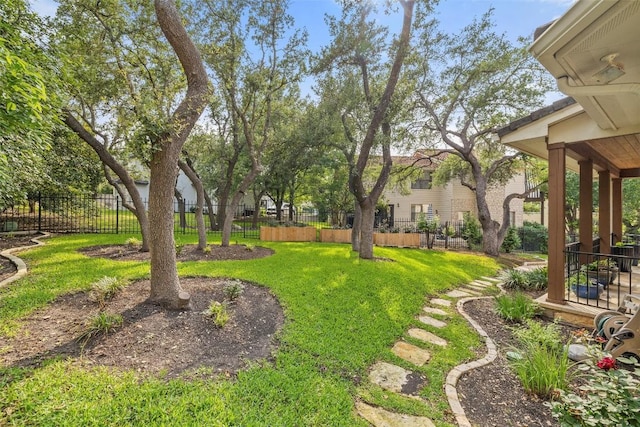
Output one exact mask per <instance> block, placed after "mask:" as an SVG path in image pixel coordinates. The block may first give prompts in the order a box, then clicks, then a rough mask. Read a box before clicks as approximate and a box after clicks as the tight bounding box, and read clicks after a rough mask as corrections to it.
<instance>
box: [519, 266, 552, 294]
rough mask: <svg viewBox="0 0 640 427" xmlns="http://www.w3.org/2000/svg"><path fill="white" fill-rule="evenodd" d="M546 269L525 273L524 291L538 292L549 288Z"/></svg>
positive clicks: (540, 268)
mask: <svg viewBox="0 0 640 427" xmlns="http://www.w3.org/2000/svg"><path fill="white" fill-rule="evenodd" d="M547 270H548V269H547V267H539V268H536V269H533V270H529V271H525V273H524V276H525V282H526V289H529V290H535V291H539V290H542V289H547V287H549V276H548V271H547Z"/></svg>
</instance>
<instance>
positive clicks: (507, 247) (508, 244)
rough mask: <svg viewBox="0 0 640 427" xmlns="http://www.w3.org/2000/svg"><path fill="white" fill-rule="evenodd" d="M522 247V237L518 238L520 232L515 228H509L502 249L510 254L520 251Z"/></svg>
mask: <svg viewBox="0 0 640 427" xmlns="http://www.w3.org/2000/svg"><path fill="white" fill-rule="evenodd" d="M521 246H522V244H521V242H520V237H519V236H518V230H516V229H515V228H514V227H509V229H508V230H507V235H506V236H505V237H504V240H503V241H502V246H501V247H500V249H502V250H503V251H504V252H506V253H510V252H511V251H513V250H514V249H519V248H520V247H521Z"/></svg>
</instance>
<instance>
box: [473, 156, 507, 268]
mask: <svg viewBox="0 0 640 427" xmlns="http://www.w3.org/2000/svg"><path fill="white" fill-rule="evenodd" d="M475 169H476V170H477V171H478V172H477V173H474V176H475V178H476V205H477V207H478V221H480V225H482V251H483V252H484V253H485V254H487V255H491V256H498V255H500V244H501V242H499V239H498V230H500V224H498V223H497V222H496V221H494V220H493V219H492V218H491V211H490V210H489V205H488V204H487V183H486V178H485V177H484V176H483V175H482V174H481V172H480V168H479V167H477V168H475Z"/></svg>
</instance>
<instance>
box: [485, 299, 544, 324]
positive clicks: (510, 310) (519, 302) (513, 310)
mask: <svg viewBox="0 0 640 427" xmlns="http://www.w3.org/2000/svg"><path fill="white" fill-rule="evenodd" d="M495 302H496V313H497V314H498V316H500V317H502V318H503V319H505V320H507V321H509V322H522V321H524V320H526V319H530V318H532V317H533V316H535V315H536V314H538V310H539V307H538V304H536V303H535V302H534V301H533V300H532V299H531V298H529V297H528V296H527V295H525V294H522V293H516V294H514V295H498V296H497V297H496V298H495Z"/></svg>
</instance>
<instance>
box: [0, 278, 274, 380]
mask: <svg viewBox="0 0 640 427" xmlns="http://www.w3.org/2000/svg"><path fill="white" fill-rule="evenodd" d="M231 282H232V281H230V280H228V279H220V278H216V279H212V278H199V277H195V278H183V279H181V281H180V283H181V286H182V287H183V288H184V289H185V290H186V291H188V292H189V293H190V294H191V306H192V309H191V310H188V311H169V310H165V309H163V308H161V307H159V306H157V305H155V304H152V303H150V302H148V301H147V300H146V299H147V296H148V295H149V289H150V283H149V281H148V280H145V281H140V282H136V283H133V284H131V285H129V286H128V287H126V288H125V289H124V290H122V291H120V292H119V293H118V294H117V295H116V297H115V298H113V299H112V300H110V301H108V302H107V304H106V305H105V307H104V311H105V312H107V313H110V314H120V315H122V317H123V325H122V326H121V327H120V328H118V329H117V330H115V331H114V332H112V333H109V334H107V335H100V336H97V337H95V338H92V339H90V340H89V341H88V342H86V343H84V342H83V341H82V340H79V337H81V336H82V334H83V332H84V331H85V330H86V328H87V320H88V319H90V318H91V317H92V316H94V315H96V314H97V313H98V312H99V311H100V307H99V305H98V304H97V303H96V302H94V301H92V299H91V297H90V295H89V294H88V293H85V292H79V293H75V294H69V295H64V296H62V297H60V298H58V299H57V300H56V301H55V302H53V303H52V304H50V305H48V306H47V307H46V308H44V309H42V310H38V311H37V312H35V313H33V314H32V315H30V316H29V317H28V318H27V319H25V321H24V326H23V327H22V329H21V330H20V332H19V333H18V335H17V336H16V337H15V338H6V337H0V348H3V349H6V350H5V351H4V352H3V353H2V355H1V356H0V358H1V359H2V361H3V363H4V364H6V365H10V366H33V365H37V364H39V363H40V362H41V361H42V360H45V359H49V358H52V357H56V356H61V357H65V358H66V357H73V358H77V361H78V363H82V364H84V365H86V364H89V365H104V366H110V367H114V368H117V369H123V370H135V371H137V372H140V373H142V374H158V373H161V372H162V373H163V375H165V376H167V377H176V376H182V375H193V374H194V373H200V374H205V375H207V376H211V375H218V374H221V373H223V374H225V375H231V374H233V373H235V372H237V371H238V370H239V369H242V368H244V367H245V366H246V365H247V363H248V362H250V361H256V360H264V359H269V358H270V356H271V354H272V352H273V350H274V348H275V345H276V344H277V343H276V340H275V335H276V333H277V331H278V330H279V329H280V327H281V326H282V324H283V323H284V314H283V311H282V308H281V307H280V304H279V303H278V301H277V300H276V298H275V297H274V296H273V295H272V294H271V293H270V292H269V290H268V289H266V288H264V287H260V286H256V285H253V284H250V283H246V282H244V283H242V288H243V292H242V293H241V294H240V296H239V297H238V298H237V299H236V300H234V301H233V302H231V303H229V304H228V312H229V314H230V320H229V322H228V323H227V324H226V325H224V326H223V327H222V328H220V327H217V326H215V325H214V322H213V320H212V319H211V318H210V317H209V316H207V315H206V314H205V313H204V312H205V310H206V309H207V308H208V307H209V304H210V303H211V301H220V302H222V301H223V300H224V287H225V286H227V285H228V284H230V283H231ZM203 368H204V369H203Z"/></svg>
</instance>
